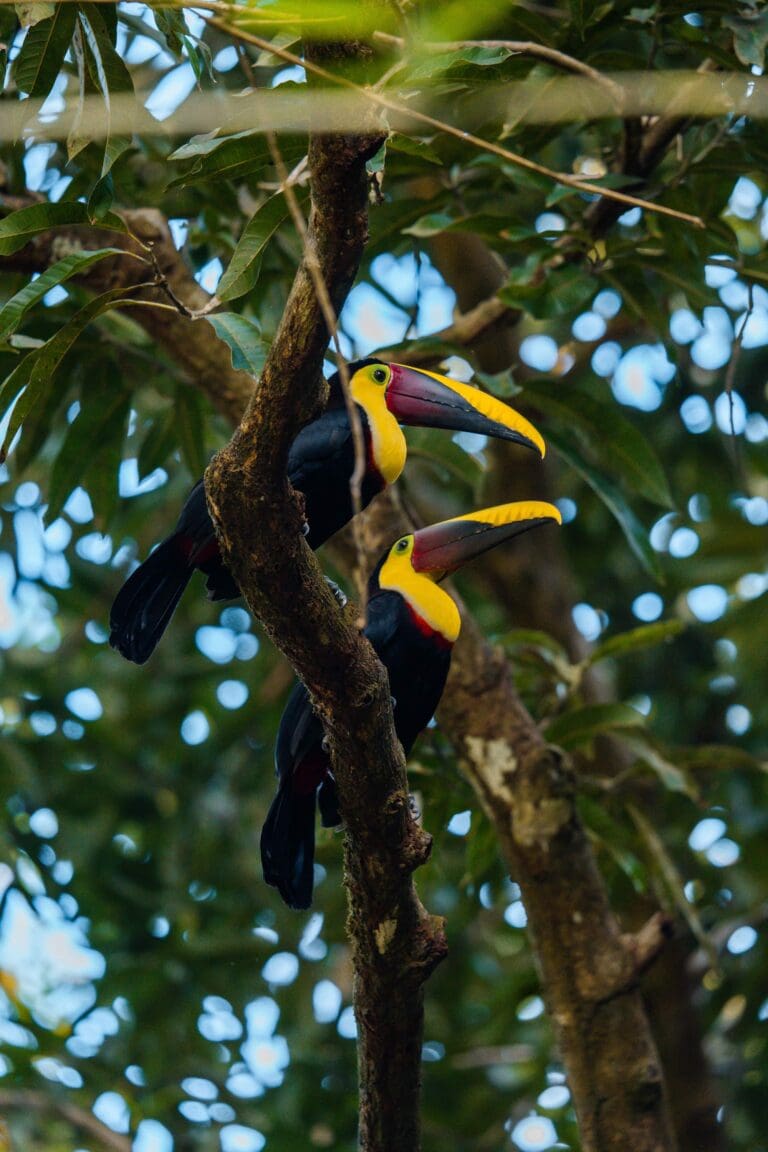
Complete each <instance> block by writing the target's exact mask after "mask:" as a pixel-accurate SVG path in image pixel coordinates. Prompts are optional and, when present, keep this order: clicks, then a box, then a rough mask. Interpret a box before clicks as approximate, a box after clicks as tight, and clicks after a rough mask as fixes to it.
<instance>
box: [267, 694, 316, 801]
mask: <svg viewBox="0 0 768 1152" xmlns="http://www.w3.org/2000/svg"><path fill="white" fill-rule="evenodd" d="M322 741H323V726H322V724H321V723H320V721H319V720H318V718H317V716H315V713H314V712H313V711H312V702H311V700H310V698H309V692H307V690H306V688H305V687H304V685H303V684H302V683H301V682H300V681H297V682H296V684H295V685H294V688H293V691H292V692H291V694H290V696H289V697H288V703H287V704H286V706H285V709H284V710H283V715H282V717H281V718H280V727H279V728H278V731H277V741H276V743H275V769H276V771H277V774H278V776H279V777H280V779H281V780H283V779H285V777H286V776H289V775H291V774H292V773H294V772H295V771H296V769H297V768H298V766H299V765H300V764H302V763H303V762H304V761H305V760H306V759H307V758H308V757H312V758H313V759H314V757H315V756H316V755H317V754H318V753H321V752H322Z"/></svg>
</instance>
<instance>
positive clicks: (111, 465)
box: [83, 380, 131, 531]
mask: <svg viewBox="0 0 768 1152" xmlns="http://www.w3.org/2000/svg"><path fill="white" fill-rule="evenodd" d="M107 387H108V382H107V381H106V380H104V381H103V388H104V389H106V388H107ZM130 411H131V397H130V393H127V392H124V393H123V394H122V403H121V404H120V405H119V406H117V407H116V408H115V409H114V410H113V412H112V416H111V420H110V422H109V424H107V425H105V426H104V428H103V429H102V433H101V443H100V444H99V447H98V449H97V450H96V452H95V454H94V455H93V457H92V459H91V461H90V462H89V464H90V466H89V468H88V470H87V471H86V473H85V475H84V477H83V484H84V486H85V487H86V488H87V490H88V495H89V496H90V498H91V503H92V504H93V511H94V513H95V516H96V520H97V522H98V523H99V524H100V525H101V527H102V530H104V531H106V529H107V528H108V526H109V522H110V520H111V518H112V514H113V513H114V510H115V508H116V506H117V502H118V498H119V494H120V493H119V477H120V464H121V462H122V459H123V445H124V443H125V435H126V432H127V428H128V418H129V416H130Z"/></svg>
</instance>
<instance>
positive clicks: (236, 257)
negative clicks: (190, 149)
mask: <svg viewBox="0 0 768 1152" xmlns="http://www.w3.org/2000/svg"><path fill="white" fill-rule="evenodd" d="M287 216H288V207H287V205H286V203H285V199H284V198H283V197H282V196H280V195H277V196H272V197H270V199H269V200H266V201H265V202H264V203H263V204H262V205H261V207H259V208H257V210H256V212H254V214H253V216H251V218H250V220H249V221H248V223H247V224H246V226H245V228H244V230H243V234H242V236H241V237H240V239H239V241H238V243H237V247H236V248H235V250H234V252H233V253H232V259H231V260H230V262H229V267H228V268H227V270H226V272H225V273H224V275H223V276H222V278H221V280H220V281H219V287H218V289H217V291H216V295H217V296H218V297H219V299H220V300H235V299H236V298H237V297H238V296H244V295H245V293H246V292H250V290H251V289H252V288H253V286H254V284H255V283H256V281H257V280H258V278H259V272H260V271H261V260H262V257H263V255H264V250H265V248H266V246H267V244H268V243H269V241H270V240H271V239H272V237H273V236H274V234H275V232H276V231H277V230H278V228H279V227H280V225H281V224H282V223H283V222H284V220H285V219H286V217H287Z"/></svg>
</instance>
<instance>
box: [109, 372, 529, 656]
mask: <svg viewBox="0 0 768 1152" xmlns="http://www.w3.org/2000/svg"><path fill="white" fill-rule="evenodd" d="M349 374H350V390H351V395H352V398H353V400H354V402H355V405H356V409H357V412H358V414H359V416H360V422H361V426H362V431H363V437H364V440H365V463H366V469H365V473H364V475H363V479H362V484H361V498H362V499H361V502H362V505H363V507H365V506H366V505H367V504H369V503H370V501H371V500H372V499H373V497H374V496H375V495H376V494H377V493H378V492H380V491H381V490H382V489H383V488H384V487H385V486H386V485H387V483H391V482H393V481H394V480H395V479H397V476H398V475H399V474H400V471H401V470H402V467H403V465H404V463H405V452H406V448H405V438H404V436H403V433H402V430H401V429H400V427H399V422H400V423H404V424H417V425H423V426H427V427H435V428H448V429H454V430H466V431H475V432H484V433H485V434H486V435H489V436H497V437H499V438H501V439H506V440H511V441H512V442H514V443H518V444H524V445H526V446H527V447H530V448H534V449H535V450H536V451H538V452H540V453H541V454H542V455H543V454H544V442H543V440H542V439H541V436H540V435H539V433H538V432H537V431H536V429H535V428H533V426H532V425H530V424H529V423H528V421H527V420H525V418H524V417H522V416H520V415H519V413H516V412H515V411H514V410H513V409H511V408H509V407H508V406H507V405H505V404H502V403H501V401H498V400H496V399H494V398H493V397H491V396H488V395H487V393H483V392H480V391H478V390H477V389H473V388H469V387H467V385H464V384H461V383H460V382H458V381H451V380H449V379H448V378H447V377H442V376H438V375H436V374H434V373H430V372H426V371H423V370H420V369H416V368H408V367H407V366H406V365H402V364H383V363H382V362H381V361H378V360H361V361H357V362H356V363H354V364H350V365H349ZM354 466H355V448H354V438H353V433H352V427H351V424H350V420H349V415H348V412H347V407H346V402H345V398H344V394H343V391H342V387H341V382H340V379H339V374H338V373H335V374H334V375H333V376H332V377H331V379H330V380H329V397H328V401H327V405H326V408H325V410H324V412H323V413H322V414H321V415H320V416H319V417H318V418H317V419H316V420H313V421H312V422H311V423H310V424H308V425H307V426H306V427H305V428H303V429H302V430H301V432H299V434H298V436H297V437H296V439H295V440H294V442H293V444H292V446H291V449H290V453H289V456H288V467H287V474H288V479H289V480H290V482H291V484H292V485H293V487H294V488H295V489H296V490H297V491H298V492H301V493H302V494H303V496H304V506H305V517H306V520H307V524H308V537H307V539H308V542H309V544H310V546H311V547H312V548H319V547H320V545H321V544H323V543H324V542H325V541H326V540H327V539H328V538H329V537H330V536H332V535H333V534H334V533H335V532H338V530H339V529H340V528H342V527H343V526H344V525H345V524H346V523H347V522H348V521H349V520H350V519H351V518H352V515H353V512H354V508H353V503H352V495H351V492H350V478H351V476H352V473H353V471H354ZM195 569H200V570H201V571H203V572H204V573H205V575H206V577H207V588H208V595H209V598H210V599H212V600H228V599H233V598H234V597H236V596H239V595H240V589H239V588H238V586H237V584H236V583H235V580H234V579H233V577H232V576H231V574H230V573H229V571H228V570H227V568H226V567H225V565H224V563H223V561H222V559H221V556H220V554H219V548H218V544H217V541H216V536H215V533H214V528H213V524H212V522H211V519H210V516H209V515H208V508H207V506H206V501H205V490H204V487H203V481H202V480H200V481H198V483H197V484H196V485H195V487H194V488H193V489H192V491H191V492H190V494H189V496H188V497H187V500H186V503H185V504H184V507H183V508H182V511H181V515H180V517H179V520H178V523H177V525H176V528H175V530H174V532H173V533H172V534H171V535H170V536H169V537H167V539H165V540H163V542H162V543H161V544H160V545H158V547H157V548H156V549H155V551H154V552H152V554H151V555H150V556H149V557H148V559H147V560H146V561H145V562H144V563H143V564H141V565H139V567H138V568H137V569H136V571H135V572H134V573H133V574H132V575H131V576H130V577H129V578H128V580H127V581H126V582H125V584H124V585H123V587H122V588H121V590H120V592H119V593H118V595H117V597H116V599H115V602H114V604H113V606H112V611H111V613H110V637H109V642H110V644H111V645H112V647H113V648H116V649H117V650H118V651H119V652H120V653H122V655H123V656H125V657H126V658H127V659H128V660H133V661H134V662H135V663H136V664H143V663H144V661H145V660H147V659H148V658H149V656H151V654H152V652H153V651H154V649H155V646H156V645H157V642H158V641H159V639H160V637H161V636H162V634H163V632H164V631H165V628H166V627H167V624H168V621H169V620H170V618H171V616H172V614H173V612H174V610H175V608H176V605H177V604H178V602H179V600H180V599H181V596H182V593H183V592H184V589H185V587H186V585H187V583H188V581H189V580H190V578H191V576H192V573H193V572H194V571H195Z"/></svg>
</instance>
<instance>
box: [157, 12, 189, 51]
mask: <svg viewBox="0 0 768 1152" xmlns="http://www.w3.org/2000/svg"><path fill="white" fill-rule="evenodd" d="M153 13H154V17H155V23H156V24H157V26H158V28H159V29H160V31H161V32H162V33H163V35H164V36H165V42H166V44H167V45H168V51H169V52H170V53H171V54H172V55H173V56H175V57H176V59H177V60H179V59H181V57H182V56H183V55H184V38H185V37H186V35H187V32H188V28H187V22H186V20H185V19H184V13H183V12H182V11H181V10H180V9H178V8H154V9H153Z"/></svg>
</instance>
